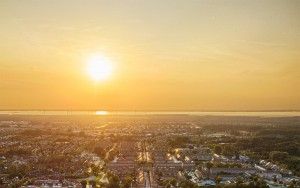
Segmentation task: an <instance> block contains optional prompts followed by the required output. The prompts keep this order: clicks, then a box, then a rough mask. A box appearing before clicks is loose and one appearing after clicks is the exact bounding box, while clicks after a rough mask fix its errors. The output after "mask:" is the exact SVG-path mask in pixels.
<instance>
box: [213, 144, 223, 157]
mask: <svg viewBox="0 0 300 188" xmlns="http://www.w3.org/2000/svg"><path fill="white" fill-rule="evenodd" d="M214 151H215V153H216V154H218V155H220V154H221V153H222V148H221V146H219V145H217V146H215V148H214Z"/></svg>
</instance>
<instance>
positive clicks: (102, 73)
mask: <svg viewBox="0 0 300 188" xmlns="http://www.w3.org/2000/svg"><path fill="white" fill-rule="evenodd" d="M87 63H88V67H87V71H88V74H89V76H90V77H91V79H93V80H94V81H102V80H106V79H108V78H109V77H110V76H111V74H112V63H111V61H110V60H109V59H108V58H106V57H105V56H101V55H94V56H91V57H90V58H89V59H88V62H87Z"/></svg>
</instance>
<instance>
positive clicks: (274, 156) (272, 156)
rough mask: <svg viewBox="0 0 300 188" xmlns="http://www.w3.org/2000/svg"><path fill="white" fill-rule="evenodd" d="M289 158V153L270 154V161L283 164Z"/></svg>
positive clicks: (277, 152) (275, 152) (273, 152)
mask: <svg viewBox="0 0 300 188" xmlns="http://www.w3.org/2000/svg"><path fill="white" fill-rule="evenodd" d="M288 156H289V154H288V153H287V152H281V151H272V152H270V156H269V157H270V159H271V160H272V161H278V162H282V161H284V160H285V159H286V158H287V157H288Z"/></svg>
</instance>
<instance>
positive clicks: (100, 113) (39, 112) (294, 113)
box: [0, 110, 300, 117]
mask: <svg viewBox="0 0 300 188" xmlns="http://www.w3.org/2000/svg"><path fill="white" fill-rule="evenodd" d="M0 115H49V116H51V115H55V116H60V115H61V116H65V115H95V116H97V115H98V116H106V115H126V116H130V115H132V116H135V115H195V116H263V117H295V116H300V111H283V112H280V111H273V112H196V111H47V110H45V111H43V110H36V111H32V110H31V111H30V110H29V111H23V110H22V111H0Z"/></svg>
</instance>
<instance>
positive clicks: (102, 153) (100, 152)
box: [94, 146, 106, 158]
mask: <svg viewBox="0 0 300 188" xmlns="http://www.w3.org/2000/svg"><path fill="white" fill-rule="evenodd" d="M94 153H96V154H97V155H98V156H99V157H101V158H104V157H105V154H106V152H105V150H104V149H103V148H102V147H101V146H96V147H95V149H94Z"/></svg>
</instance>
